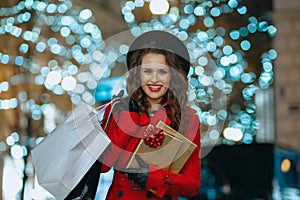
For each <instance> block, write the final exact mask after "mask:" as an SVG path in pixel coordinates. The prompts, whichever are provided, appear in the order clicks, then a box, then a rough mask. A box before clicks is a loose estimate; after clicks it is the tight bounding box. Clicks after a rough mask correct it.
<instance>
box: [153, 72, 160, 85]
mask: <svg viewBox="0 0 300 200" xmlns="http://www.w3.org/2000/svg"><path fill="white" fill-rule="evenodd" d="M151 81H152V82H153V83H156V82H158V81H159V74H158V73H157V72H153V73H152V76H151Z"/></svg>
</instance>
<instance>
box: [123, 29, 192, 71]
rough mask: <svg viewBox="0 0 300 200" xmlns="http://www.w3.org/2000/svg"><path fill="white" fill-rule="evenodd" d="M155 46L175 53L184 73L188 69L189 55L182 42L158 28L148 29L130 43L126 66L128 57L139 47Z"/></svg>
mask: <svg viewBox="0 0 300 200" xmlns="http://www.w3.org/2000/svg"><path fill="white" fill-rule="evenodd" d="M149 46H151V48H157V49H162V50H165V51H170V52H172V53H175V54H176V55H177V57H178V59H179V60H180V61H181V63H182V67H183V70H184V71H185V73H186V75H187V74H188V72H189V70H190V57H189V53H188V50H187V48H186V46H185V45H184V43H183V42H182V41H181V40H180V39H179V38H178V37H176V36H175V35H173V34H171V33H169V32H166V31H160V30H154V31H148V32H145V33H143V34H141V35H140V36H138V37H137V38H136V39H135V40H134V41H133V42H132V43H131V45H130V47H129V50H128V53H127V67H128V68H129V67H130V64H131V63H130V60H131V59H130V58H131V56H132V55H133V53H134V52H135V51H137V50H139V49H144V48H149Z"/></svg>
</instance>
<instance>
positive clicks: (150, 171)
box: [101, 31, 200, 200]
mask: <svg viewBox="0 0 300 200" xmlns="http://www.w3.org/2000/svg"><path fill="white" fill-rule="evenodd" d="M127 68H128V77H127V81H126V90H127V91H126V92H127V94H128V96H127V97H125V98H119V100H118V101H119V102H118V103H117V105H115V106H114V107H113V105H112V106H110V107H108V108H107V109H106V112H105V113H104V120H103V122H102V123H103V124H106V122H108V123H107V124H108V125H107V128H106V132H107V135H108V137H109V138H110V139H111V142H112V145H111V146H110V147H109V148H107V150H106V151H105V153H104V156H103V158H102V159H101V162H102V163H103V165H102V169H101V171H102V172H107V171H108V170H109V169H110V168H112V167H113V168H114V177H113V180H112V184H111V186H110V189H109V192H108V194H107V197H106V199H107V200H112V199H118V198H122V199H149V198H151V199H157V200H158V199H172V200H176V199H178V196H182V197H192V196H195V195H197V194H198V191H199V187H200V123H199V118H198V115H197V114H196V112H195V111H194V110H193V109H192V108H190V107H189V106H188V105H187V100H188V98H187V95H188V94H187V92H188V79H187V74H188V72H189V69H190V63H189V54H188V51H187V48H186V47H185V45H184V44H183V42H182V41H180V40H179V39H178V38H177V37H176V36H174V35H173V34H171V33H168V32H166V31H149V32H146V33H144V34H142V35H140V36H139V37H138V38H136V39H135V40H134V41H133V43H132V44H131V45H130V48H129V51H128V53H127ZM111 107H113V108H111ZM111 111H112V115H111V116H112V117H110V116H109V113H110V112H111ZM159 121H162V122H164V123H165V124H167V125H169V126H170V127H171V128H173V129H174V130H176V131H178V132H179V133H181V134H182V135H183V136H185V137H186V138H188V139H189V140H190V141H192V142H193V143H195V144H196V146H197V147H196V149H195V150H194V151H192V153H191V156H190V157H189V158H188V159H187V162H186V163H185V165H184V166H183V168H182V169H181V171H179V173H174V172H173V171H172V172H171V170H169V169H168V168H165V167H163V168H162V167H159V166H158V165H154V164H151V163H147V161H146V160H145V161H144V160H143V159H142V158H141V157H139V156H137V157H135V159H136V161H137V163H138V164H139V166H140V167H139V168H127V167H128V163H129V161H130V160H131V158H132V157H133V154H134V152H135V151H136V149H137V147H138V145H139V144H140V143H141V142H144V145H145V146H146V147H147V146H149V148H151V151H152V150H153V151H158V149H157V145H153V144H151V142H147V141H150V140H151V141H152V139H153V140H155V141H152V142H153V143H157V144H158V143H160V145H165V146H168V145H169V143H167V140H164V138H165V137H166V136H165V135H162V134H160V133H162V132H160V131H162V130H159V128H153V127H157V124H158V122H159ZM151 127H152V128H151ZM154 138H155V139H154ZM156 139H157V140H156ZM175 139H176V138H175ZM162 143H164V144H162ZM176 144H177V145H176V146H175V147H174V149H172V151H169V152H172V153H173V152H176V151H177V150H178V149H179V148H180V145H178V143H176ZM147 148H148V147H147ZM145 154H147V153H145ZM174 154H175V155H176V153H174ZM163 155H166V154H163ZM148 156H149V155H148ZM169 156H170V155H168V157H166V156H165V157H164V159H165V160H168V159H170V158H169ZM170 157H171V156H170ZM150 160H151V159H150Z"/></svg>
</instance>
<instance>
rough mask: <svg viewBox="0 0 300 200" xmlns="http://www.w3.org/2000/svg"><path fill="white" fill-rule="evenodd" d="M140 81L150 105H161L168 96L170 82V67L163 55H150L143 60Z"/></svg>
mask: <svg viewBox="0 0 300 200" xmlns="http://www.w3.org/2000/svg"><path fill="white" fill-rule="evenodd" d="M140 79H141V84H142V88H143V90H144V92H145V93H146V95H147V100H148V102H149V103H150V105H153V104H159V103H160V102H161V100H162V98H163V96H164V95H165V94H166V92H167V90H168V88H169V84H170V80H171V72H170V67H169V66H168V64H167V62H166V58H165V56H164V55H163V54H156V53H148V54H146V55H144V56H143V58H142V65H141V70H140Z"/></svg>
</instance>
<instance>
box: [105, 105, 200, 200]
mask: <svg viewBox="0 0 300 200" xmlns="http://www.w3.org/2000/svg"><path fill="white" fill-rule="evenodd" d="M164 108H167V109H168V106H164ZM107 113H109V109H107V112H106V114H105V116H106V117H107ZM158 120H162V121H164V122H165V123H166V124H170V120H169V119H168V117H167V115H166V113H165V111H164V109H161V110H159V111H157V112H156V114H155V115H154V116H153V117H152V118H151V119H150V118H149V117H148V116H147V115H146V114H145V113H142V114H138V113H136V112H129V111H116V112H114V113H113V114H112V117H111V118H110V120H109V123H108V125H107V129H106V132H107V134H108V136H109V138H110V139H111V142H112V145H111V146H110V147H109V148H108V149H107V150H106V152H105V155H104V157H103V159H102V163H103V166H102V169H101V172H107V171H108V170H109V169H110V167H111V166H113V168H114V170H115V171H114V177H113V181H112V185H111V186H110V189H109V192H108V194H107V197H106V199H107V200H117V199H120V200H121V199H126V200H131V199H139V200H143V199H145V200H146V199H172V200H174V199H177V196H182V197H193V196H195V195H197V194H198V192H199V188H200V162H201V161H200V156H201V155H200V123H199V118H198V116H197V115H196V114H195V113H193V114H191V115H189V127H188V129H187V131H186V133H185V136H186V137H187V138H189V139H190V140H193V142H194V143H195V144H196V145H197V148H196V150H195V151H194V152H193V154H192V155H191V157H190V158H189V160H188V161H187V163H186V164H185V166H184V167H183V168H182V170H181V171H180V172H179V174H174V173H171V172H169V171H167V170H164V169H156V168H155V166H149V167H150V172H149V176H148V181H147V184H146V188H145V189H142V190H135V189H132V181H130V180H129V179H128V178H127V176H126V174H123V173H121V172H120V171H119V170H120V169H123V168H125V166H126V164H127V162H128V161H129V158H130V157H131V156H132V152H133V151H134V150H135V148H136V146H137V144H138V143H139V141H140V139H141V135H142V133H143V131H144V130H145V128H146V127H147V125H148V124H149V123H152V124H156V123H157V122H158ZM103 124H105V120H104V123H103ZM135 187H137V188H138V186H137V185H135ZM149 189H153V190H155V191H156V193H155V194H153V193H152V192H150V191H149Z"/></svg>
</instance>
